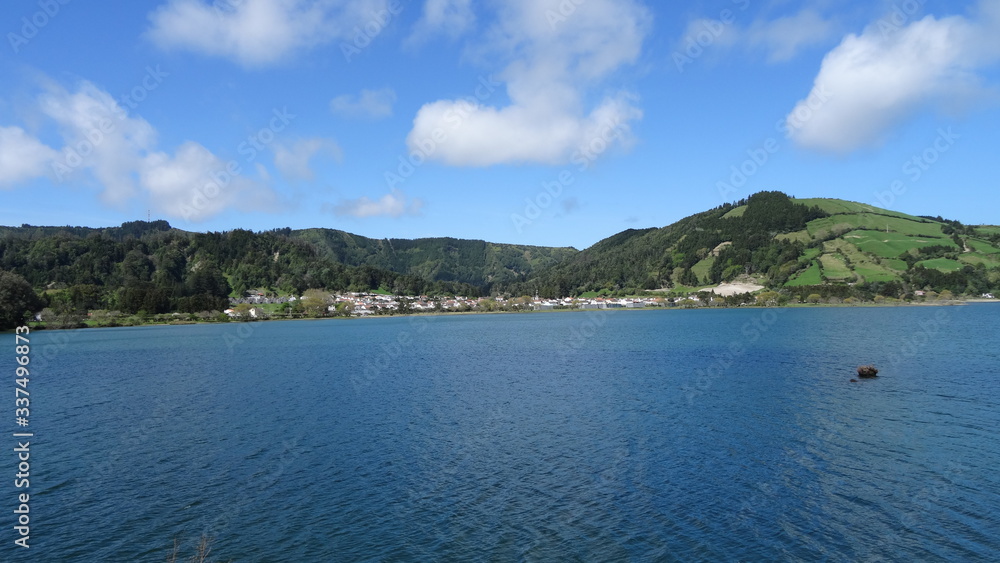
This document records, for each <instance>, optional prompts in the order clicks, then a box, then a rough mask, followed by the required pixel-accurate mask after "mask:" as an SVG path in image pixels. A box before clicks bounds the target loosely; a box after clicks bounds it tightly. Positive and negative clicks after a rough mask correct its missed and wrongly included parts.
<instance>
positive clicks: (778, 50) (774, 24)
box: [675, 8, 837, 63]
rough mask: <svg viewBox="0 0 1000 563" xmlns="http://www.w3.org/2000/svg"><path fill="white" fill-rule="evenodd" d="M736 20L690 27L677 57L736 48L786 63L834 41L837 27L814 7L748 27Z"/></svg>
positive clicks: (760, 20)
mask: <svg viewBox="0 0 1000 563" xmlns="http://www.w3.org/2000/svg"><path fill="white" fill-rule="evenodd" d="M732 17H733V18H734V19H732V20H727V21H725V22H724V21H722V20H720V19H710V18H699V19H695V20H692V21H691V23H689V24H688V26H687V28H686V30H685V31H684V34H683V35H682V36H681V38H680V40H679V41H678V43H677V49H676V51H675V56H681V57H684V56H687V57H696V56H699V55H700V53H701V52H703V51H705V50H709V49H714V50H717V52H719V53H729V52H730V51H731V50H733V49H743V50H746V51H749V52H753V53H757V52H763V53H764V55H765V57H766V58H767V61H768V62H772V63H777V62H785V61H789V60H791V59H793V58H795V57H796V56H797V55H798V54H799V53H800V52H801V51H802V50H803V49H806V48H808V47H812V46H815V45H820V44H823V43H825V42H826V41H828V40H830V39H831V38H832V37H833V36H834V33H836V31H837V24H836V23H835V22H834V21H833V20H831V19H827V18H824V17H823V16H822V15H821V14H820V13H819V12H818V11H816V10H815V9H812V8H803V9H802V10H800V11H799V12H797V13H795V14H792V15H788V16H781V17H777V18H774V19H767V18H757V19H755V20H753V22H751V23H750V25H748V26H741V25H739V20H738V19H736V16H732Z"/></svg>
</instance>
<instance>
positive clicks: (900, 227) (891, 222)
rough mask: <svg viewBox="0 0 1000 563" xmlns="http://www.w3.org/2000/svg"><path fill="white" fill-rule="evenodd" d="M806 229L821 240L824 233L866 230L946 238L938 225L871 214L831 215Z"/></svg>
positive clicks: (813, 222)
mask: <svg viewBox="0 0 1000 563" xmlns="http://www.w3.org/2000/svg"><path fill="white" fill-rule="evenodd" d="M806 228H808V229H809V234H811V235H812V236H814V237H817V238H822V237H824V236H825V235H826V233H831V232H836V231H851V230H854V229H866V230H873V231H879V232H882V233H885V231H886V229H888V230H889V234H891V233H893V232H895V233H899V234H903V235H913V236H920V237H934V238H939V239H944V238H947V237H946V236H945V234H944V233H943V232H941V224H940V223H918V222H916V221H910V220H909V219H903V218H900V217H886V216H884V215H875V214H871V213H864V214H857V215H833V216H831V217H824V218H822V219H816V220H814V221H810V222H809V224H808V225H806Z"/></svg>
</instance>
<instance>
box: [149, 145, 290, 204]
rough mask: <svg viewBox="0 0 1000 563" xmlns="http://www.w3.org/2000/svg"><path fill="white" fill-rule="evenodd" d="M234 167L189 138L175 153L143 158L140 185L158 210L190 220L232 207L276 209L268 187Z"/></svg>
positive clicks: (160, 153)
mask: <svg viewBox="0 0 1000 563" xmlns="http://www.w3.org/2000/svg"><path fill="white" fill-rule="evenodd" d="M233 170H235V169H234V168H233V167H232V166H231V165H230V163H227V162H224V161H223V160H222V159H220V158H219V157H217V156H215V155H214V154H212V152H211V151H209V150H208V149H206V148H205V147H203V146H201V145H200V144H198V143H195V142H193V141H188V142H186V143H184V144H182V145H181V146H180V147H179V148H178V149H177V152H176V153H175V154H174V155H173V156H170V155H168V154H166V153H163V152H154V153H151V154H149V155H148V156H146V157H145V158H143V160H142V163H141V168H140V184H141V185H142V187H143V188H144V189H145V190H146V191H147V192H148V193H149V199H150V201H151V202H152V204H153V206H154V207H155V208H156V209H158V210H159V211H161V212H163V213H164V214H166V215H168V216H171V217H181V218H184V219H186V220H188V221H202V220H204V219H207V218H209V217H212V216H214V215H218V214H219V213H222V212H223V211H225V210H227V209H229V208H236V209H240V210H243V211H253V210H267V209H271V208H273V206H274V205H275V197H274V194H273V193H272V192H271V191H270V190H269V189H268V188H267V187H266V186H264V185H263V184H260V183H258V182H255V181H254V180H252V179H250V178H248V177H246V176H242V175H240V174H238V173H237V174H233V173H232V171H233Z"/></svg>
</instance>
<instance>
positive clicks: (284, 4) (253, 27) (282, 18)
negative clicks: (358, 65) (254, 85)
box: [147, 0, 391, 66]
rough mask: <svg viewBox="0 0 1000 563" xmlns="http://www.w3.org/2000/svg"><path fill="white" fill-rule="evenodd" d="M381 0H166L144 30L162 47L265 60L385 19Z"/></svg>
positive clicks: (253, 62) (342, 36)
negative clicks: (212, 0) (146, 29)
mask: <svg viewBox="0 0 1000 563" xmlns="http://www.w3.org/2000/svg"><path fill="white" fill-rule="evenodd" d="M386 5H387V2H386V0H323V1H319V2H313V1H308V0H215V1H214V2H213V3H206V2H203V1H202V0H169V1H168V2H167V3H166V4H165V5H163V6H161V7H160V8H158V9H157V10H156V11H154V12H152V13H151V14H150V15H149V19H150V24H151V25H150V28H149V30H148V31H147V36H148V37H149V38H150V39H151V40H152V41H153V43H154V44H156V45H157V46H159V47H160V48H162V49H183V50H189V51H194V52H197V53H201V54H204V55H210V56H216V57H224V58H229V59H233V60H235V61H236V62H239V63H240V64H243V65H245V66H260V65H269V64H274V63H276V62H278V61H280V60H282V59H285V58H287V57H288V56H290V55H292V54H294V53H296V52H298V51H301V50H305V49H308V48H311V47H314V46H317V45H322V44H325V43H328V42H330V41H335V40H350V39H351V38H352V37H353V36H354V34H355V30H354V28H355V27H356V26H358V27H362V28H363V27H364V26H365V25H366V24H368V23H370V22H373V21H374V22H376V23H378V22H379V21H380V19H381V20H382V21H385V20H387V19H388V18H387V17H386V16H387V15H388V14H387V12H386V9H387V6H386ZM380 16H381V18H380ZM390 17H391V16H390Z"/></svg>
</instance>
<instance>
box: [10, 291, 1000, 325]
mask: <svg viewBox="0 0 1000 563" xmlns="http://www.w3.org/2000/svg"><path fill="white" fill-rule="evenodd" d="M970 303H1000V299H983V298H970V299H952V300H949V301H932V302H922V303H912V302H910V303H907V302H900V303H870V302H869V303H788V304H785V305H773V306H760V305H749V306H745V307H641V308H625V307H623V308H613V309H545V310H540V311H533V310H532V311H456V312H446V311H441V312H430V313H405V314H398V315H365V316H359V317H354V316H351V317H302V318H295V319H289V318H267V319H252V320H245V321H244V320H238V319H233V320H229V321H192V320H187V319H185V320H177V321H163V322H148V323H142V324H135V325H118V326H108V325H98V326H89V325H88V326H82V327H73V328H47V327H45V326H38V324H39V323H38V322H37V321H29V322H28V323H25V324H27V326H28V327H29V328H30V329H31V330H33V331H34V330H93V329H102V328H136V327H144V326H182V325H229V324H240V323H258V322H276V321H337V320H339V321H354V320H361V319H389V318H394V317H398V318H406V317H446V316H462V315H525V314H537V313H586V312H595V311H604V312H610V311H698V310H729V309H804V308H816V309H843V308H881V307H955V306H964V305H968V304H970ZM168 314H169V313H168ZM43 322H44V321H43ZM13 332H14V329H9V330H4V331H0V333H4V334H5V333H13Z"/></svg>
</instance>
